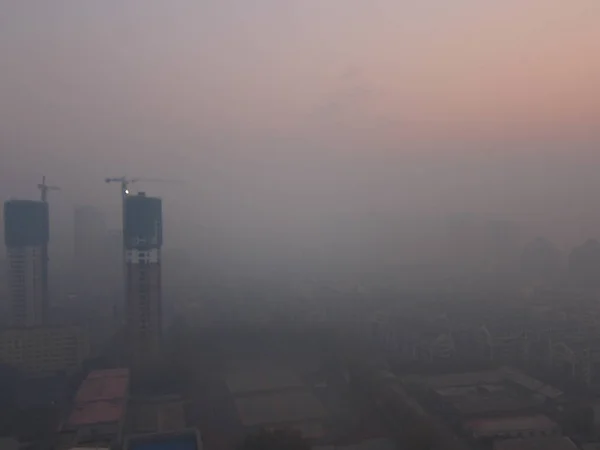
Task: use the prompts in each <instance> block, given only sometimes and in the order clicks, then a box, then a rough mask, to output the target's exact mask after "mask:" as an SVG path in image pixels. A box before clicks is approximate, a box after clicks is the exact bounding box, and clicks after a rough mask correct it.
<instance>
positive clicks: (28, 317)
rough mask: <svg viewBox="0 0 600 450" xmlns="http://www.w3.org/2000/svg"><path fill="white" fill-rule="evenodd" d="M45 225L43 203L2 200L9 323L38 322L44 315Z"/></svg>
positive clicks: (24, 324)
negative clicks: (3, 201)
mask: <svg viewBox="0 0 600 450" xmlns="http://www.w3.org/2000/svg"><path fill="white" fill-rule="evenodd" d="M49 227H50V225H49V215H48V204H47V203H45V202H39V201H30V200H9V201H7V202H5V203H4V242H5V244H6V250H7V256H8V278H9V283H8V284H9V291H10V316H11V317H10V319H11V320H10V322H11V324H12V325H13V326H36V325H41V324H42V323H43V322H44V320H45V317H46V316H47V312H48V255H47V245H48V240H49Z"/></svg>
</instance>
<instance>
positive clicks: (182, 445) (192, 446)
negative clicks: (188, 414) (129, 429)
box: [125, 430, 202, 450]
mask: <svg viewBox="0 0 600 450" xmlns="http://www.w3.org/2000/svg"><path fill="white" fill-rule="evenodd" d="M201 449H202V442H201V440H200V435H199V434H198V432H197V431H196V430H186V431H182V432H180V433H157V434H151V435H143V436H134V437H131V438H129V440H128V441H127V443H126V445H125V450H201Z"/></svg>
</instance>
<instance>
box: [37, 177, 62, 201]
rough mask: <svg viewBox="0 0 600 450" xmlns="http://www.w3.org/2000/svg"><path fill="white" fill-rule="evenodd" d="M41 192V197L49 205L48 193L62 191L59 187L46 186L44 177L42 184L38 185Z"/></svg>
mask: <svg viewBox="0 0 600 450" xmlns="http://www.w3.org/2000/svg"><path fill="white" fill-rule="evenodd" d="M37 187H38V189H39V190H40V197H41V200H42V201H43V202H44V203H48V192H49V191H60V188H59V187H58V186H48V185H47V184H46V176H45V175H44V176H43V177H42V182H41V183H39V184H38V185H37Z"/></svg>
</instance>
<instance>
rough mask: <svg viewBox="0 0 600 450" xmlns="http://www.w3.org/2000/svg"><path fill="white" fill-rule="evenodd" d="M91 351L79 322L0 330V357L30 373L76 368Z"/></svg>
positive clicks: (44, 373) (68, 371) (31, 374)
mask: <svg viewBox="0 0 600 450" xmlns="http://www.w3.org/2000/svg"><path fill="white" fill-rule="evenodd" d="M88 355H89V343H88V339H87V336H86V333H85V330H84V329H82V328H80V327H77V326H69V327H44V326H40V327H28V328H11V329H7V330H4V331H2V332H0V361H1V362H2V363H5V364H8V365H10V366H13V367H15V368H17V369H19V370H21V371H23V373H24V374H25V375H27V376H33V377H36V376H47V375H52V374H55V373H59V372H67V373H70V372H74V371H76V370H78V369H79V368H80V367H81V364H82V363H83V361H84V360H85V359H86V358H87V357H88Z"/></svg>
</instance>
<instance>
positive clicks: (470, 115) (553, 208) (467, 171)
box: [0, 0, 600, 239]
mask: <svg viewBox="0 0 600 450" xmlns="http://www.w3.org/2000/svg"><path fill="white" fill-rule="evenodd" d="M599 23H600V2H598V0H572V1H566V0H502V1H481V0H422V1H418V2H417V1H402V0H369V1H367V0H254V1H250V0H210V1H209V0H206V1H199V0H174V1H165V0H137V1H134V0H130V1H126V2H123V1H116V0H114V1H113V0H105V1H81V0H72V1H64V0H52V1H48V0H27V1H19V0H0V61H1V62H2V66H1V70H2V72H1V76H0V157H1V159H0V189H1V192H2V195H3V198H6V197H8V196H11V195H15V196H32V195H35V191H34V184H35V183H36V182H37V179H38V177H39V176H40V175H41V174H42V173H45V174H46V175H47V176H48V177H49V179H50V180H51V181H53V182H56V183H57V184H60V185H61V186H63V188H64V189H63V192H62V193H61V194H56V195H55V196H54V198H55V205H56V206H55V209H56V210H57V211H67V210H68V208H70V205H71V204H72V203H98V204H102V205H110V204H112V203H117V202H118V193H117V188H116V186H112V187H110V186H105V185H104V184H103V183H102V179H103V178H104V177H105V176H115V175H121V174H129V175H135V176H152V177H157V176H160V177H164V178H180V179H184V180H186V182H187V183H186V185H185V186H179V185H178V186H171V185H148V186H144V188H145V189H147V190H148V191H149V192H151V193H156V194H160V195H161V196H163V197H165V199H166V200H167V201H168V203H166V204H165V211H166V212H168V213H170V214H172V215H175V214H177V215H178V217H179V219H178V220H177V225H179V226H181V224H182V223H185V222H186V221H187V222H189V223H193V224H194V225H193V226H198V225H200V224H202V225H203V226H207V227H217V228H227V226H231V227H233V228H235V227H236V226H237V225H240V224H242V225H243V226H244V227H248V228H252V227H255V228H257V229H258V228H261V227H267V229H268V230H269V233H274V232H276V231H277V230H281V229H288V230H295V228H294V227H296V226H297V227H302V225H303V224H304V225H307V224H309V223H310V224H311V225H315V224H318V223H319V220H320V218H321V217H322V216H323V215H326V214H328V213H330V212H331V211H337V212H340V213H353V212H354V213H356V212H368V211H383V212H385V213H388V212H389V213H390V214H397V215H398V214H399V215H402V214H405V215H409V214H414V213H417V212H418V213H422V214H431V213H433V212H440V213H443V212H450V211H454V210H474V211H480V212H484V213H499V214H523V213H525V212H534V213H535V214H540V216H542V215H543V217H544V218H545V219H544V222H543V224H544V225H545V226H546V228H547V230H548V232H549V233H555V234H556V235H557V236H558V234H560V233H561V232H562V235H561V237H560V239H563V238H564V236H569V237H574V236H576V235H577V236H578V234H589V233H591V232H593V231H594V227H595V225H597V224H598V221H597V217H598V214H596V212H595V210H596V209H597V210H600V202H598V201H597V199H598V197H599V194H600V181H598V180H599V179H600V177H598V167H599V166H598V164H599V163H600V82H599V80H600V27H599V26H598V24H599ZM185 202H188V203H189V205H191V207H190V208H189V209H186V208H184V207H183V206H184V205H185ZM61 208H62V209H61ZM567 222H568V223H567ZM174 226H175V225H174ZM240 226H241V225H240ZM307 226H308V225H307ZM232 233H234V232H233V231H232ZM234 234H235V233H234ZM599 234H600V233H599ZM175 238H176V237H174V239H175Z"/></svg>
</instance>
